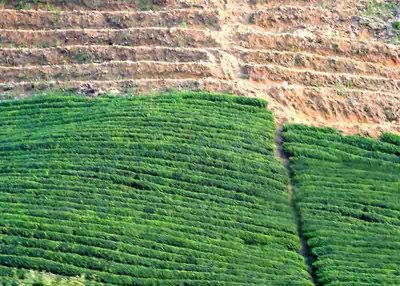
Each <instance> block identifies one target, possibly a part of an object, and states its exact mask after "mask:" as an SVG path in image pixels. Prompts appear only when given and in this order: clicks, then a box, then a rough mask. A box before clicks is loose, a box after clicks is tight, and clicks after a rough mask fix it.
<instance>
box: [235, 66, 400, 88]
mask: <svg viewBox="0 0 400 286" xmlns="http://www.w3.org/2000/svg"><path fill="white" fill-rule="evenodd" d="M242 69H243V73H244V74H245V75H246V76H247V77H248V78H249V79H250V80H253V81H257V82H263V83H270V82H281V83H282V82H287V83H288V84H295V85H304V86H314V87H335V88H338V89H340V88H341V87H342V88H355V89H360V90H369V91H376V92H382V91H383V92H389V93H393V94H398V93H399V92H400V80H392V79H387V78H382V77H373V76H359V75H353V74H346V73H344V74H340V73H328V72H316V71H308V70H304V69H294V68H286V67H282V66H276V65H250V64H247V65H245V66H243V68H242Z"/></svg>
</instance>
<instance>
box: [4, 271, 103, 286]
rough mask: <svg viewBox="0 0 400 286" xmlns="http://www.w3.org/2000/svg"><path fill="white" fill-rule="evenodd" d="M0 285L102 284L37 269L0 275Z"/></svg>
mask: <svg viewBox="0 0 400 286" xmlns="http://www.w3.org/2000/svg"><path fill="white" fill-rule="evenodd" d="M0 285H1V286H11V285H15V286H101V285H102V284H100V283H96V282H94V281H87V280H86V279H85V277H84V276H81V277H72V278H67V277H62V276H57V275H54V274H49V273H44V272H42V273H40V272H37V271H32V270H30V271H24V270H19V273H18V274H17V273H16V272H15V273H14V277H0Z"/></svg>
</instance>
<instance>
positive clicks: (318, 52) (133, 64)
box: [0, 0, 400, 134]
mask: <svg viewBox="0 0 400 286" xmlns="http://www.w3.org/2000/svg"><path fill="white" fill-rule="evenodd" d="M6 2H9V3H12V2H13V1H6ZM14 2H16V1H14ZM29 2H31V1H25V2H24V3H29ZM42 2H47V3H49V5H47V6H43V5H42V6H39V8H38V6H35V5H33V6H31V7H30V6H29V5H26V4H24V5H22V4H18V5H16V4H6V5H3V8H4V9H2V10H0V41H1V48H0V74H1V76H0V90H1V91H2V92H3V93H5V94H23V93H26V92H35V91H37V90H42V89H48V88H68V89H69V88H72V89H76V90H78V91H81V92H84V93H86V94H89V95H90V94H92V95H93V94H98V93H99V92H100V93H104V92H107V91H111V92H123V93H124V92H137V91H150V90H154V89H156V90H159V89H165V88H183V89H192V90H199V89H207V90H214V91H215V90H217V91H232V92H235V93H237V94H240V95H245V96H255V97H262V98H266V99H268V100H269V102H270V106H271V108H272V109H273V110H274V112H275V113H276V115H277V116H278V119H279V120H280V121H285V120H289V121H292V122H293V121H294V122H312V123H313V124H324V125H332V126H335V127H337V128H339V129H341V130H344V131H346V132H357V131H362V132H368V133H370V134H377V133H379V132H380V131H382V130H391V131H396V132H400V127H399V126H400V114H399V112H400V108H399V106H400V58H399V57H400V56H399V55H400V52H399V49H398V47H396V46H393V45H388V44H384V43H379V42H376V41H373V40H372V39H371V38H369V36H368V34H367V33H365V32H364V31H363V30H362V29H360V27H359V26H357V25H356V24H357V23H355V21H354V18H353V16H354V15H356V14H357V13H359V12H358V8H357V7H358V4H359V2H363V1H347V0H346V1H305V0H296V1H257V0H255V1H244V0H243V1H240V0H229V1H223V0H212V1H201V0H195V1H193V0H192V1H189V0H182V1H168V0H165V1H107V2H104V1H58V2H53V1H42ZM63 2H65V3H64V4H57V3H63ZM364 2H365V1H364ZM19 3H20V2H19ZM54 3H56V4H54ZM16 6H19V8H34V9H32V10H15V8H16ZM146 9H153V10H152V11H144V10H146ZM49 10H50V11H49Z"/></svg>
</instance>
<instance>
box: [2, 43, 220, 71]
mask: <svg viewBox="0 0 400 286" xmlns="http://www.w3.org/2000/svg"><path fill="white" fill-rule="evenodd" d="M110 61H132V62H133V61H161V62H181V63H184V62H196V61H200V62H213V61H214V57H213V56H212V51H209V50H207V49H197V48H170V47H147V46H143V47H128V46H116V45H113V46H108V45H107V46H96V45H92V46H63V47H58V48H47V49H18V48H12V49H0V66H3V67H6V66H7V67H17V66H24V67H26V66H38V65H65V64H83V63H103V62H110Z"/></svg>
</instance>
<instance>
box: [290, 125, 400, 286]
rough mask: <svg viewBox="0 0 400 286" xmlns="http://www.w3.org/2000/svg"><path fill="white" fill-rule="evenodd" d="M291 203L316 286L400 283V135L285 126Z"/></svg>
mask: <svg viewBox="0 0 400 286" xmlns="http://www.w3.org/2000/svg"><path fill="white" fill-rule="evenodd" d="M284 129H285V130H284V140H285V143H284V145H283V146H284V149H285V150H286V152H287V153H288V154H289V155H290V157H291V159H290V162H291V170H292V172H293V178H294V182H295V204H296V208H297V210H298V212H299V214H300V216H301V219H302V226H301V228H302V231H303V233H304V237H305V238H306V239H307V244H308V246H309V247H310V249H311V253H312V255H313V258H314V260H315V262H314V263H313V267H314V270H315V273H316V276H317V278H318V282H319V284H320V285H399V281H400V252H399V246H400V157H399V155H400V137H399V136H396V135H390V134H385V135H384V136H383V137H382V139H381V140H373V139H370V138H364V137H359V136H348V137H346V136H342V135H340V134H339V133H338V132H336V131H335V130H332V129H317V128H312V127H305V126H299V125H288V126H286V127H285V128H284Z"/></svg>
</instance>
